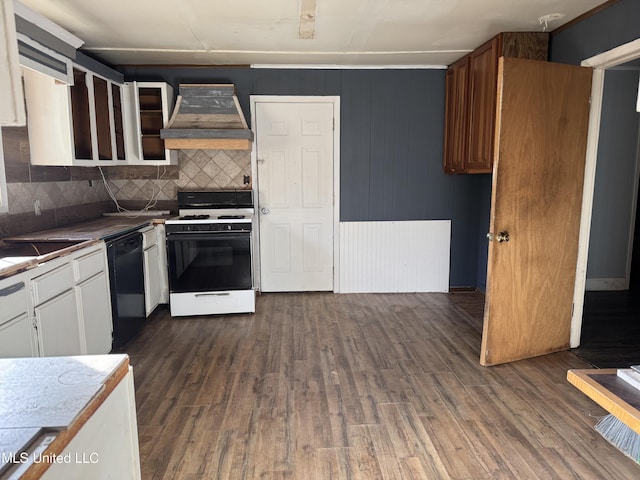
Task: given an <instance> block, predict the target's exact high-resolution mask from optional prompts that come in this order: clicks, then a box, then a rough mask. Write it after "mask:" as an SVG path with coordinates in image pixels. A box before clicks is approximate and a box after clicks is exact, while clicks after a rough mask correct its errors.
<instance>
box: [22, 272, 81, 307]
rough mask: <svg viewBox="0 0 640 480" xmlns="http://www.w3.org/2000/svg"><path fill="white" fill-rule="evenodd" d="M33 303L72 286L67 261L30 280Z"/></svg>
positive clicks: (41, 301) (53, 295)
mask: <svg viewBox="0 0 640 480" xmlns="http://www.w3.org/2000/svg"><path fill="white" fill-rule="evenodd" d="M32 286H33V301H34V305H40V304H41V303H43V302H46V301H47V300H49V299H51V298H53V297H55V296H56V295H60V294H61V293H62V292H64V291H66V290H69V289H70V288H71V287H73V271H72V269H71V265H69V264H68V263H66V264H64V265H61V266H60V267H58V268H56V269H54V270H51V271H50V272H48V273H45V274H44V275H40V276H39V277H36V278H34V279H33V281H32Z"/></svg>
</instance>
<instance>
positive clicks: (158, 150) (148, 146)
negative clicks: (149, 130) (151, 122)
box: [142, 134, 165, 160]
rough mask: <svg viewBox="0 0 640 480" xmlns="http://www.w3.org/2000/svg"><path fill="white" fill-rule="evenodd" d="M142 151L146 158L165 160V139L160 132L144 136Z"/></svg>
mask: <svg viewBox="0 0 640 480" xmlns="http://www.w3.org/2000/svg"><path fill="white" fill-rule="evenodd" d="M142 153H143V157H144V159H145V160H164V158H165V150H164V140H162V139H161V138H160V134H158V135H143V136H142Z"/></svg>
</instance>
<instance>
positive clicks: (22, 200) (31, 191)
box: [7, 180, 109, 215]
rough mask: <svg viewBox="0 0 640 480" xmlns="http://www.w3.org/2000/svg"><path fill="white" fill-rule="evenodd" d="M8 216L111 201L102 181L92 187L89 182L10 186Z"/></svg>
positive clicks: (13, 184) (12, 184) (18, 184)
mask: <svg viewBox="0 0 640 480" xmlns="http://www.w3.org/2000/svg"><path fill="white" fill-rule="evenodd" d="M7 197H8V199H9V214H10V215H12V214H17V213H27V212H33V211H34V210H35V208H36V205H35V204H36V203H37V208H39V209H40V210H52V209H55V208H61V207H70V206H73V205H83V204H88V203H94V202H101V201H104V200H109V196H108V194H107V190H106V188H105V187H104V184H103V183H102V182H98V181H94V182H93V186H89V182H87V181H86V180H81V181H71V182H33V183H8V184H7Z"/></svg>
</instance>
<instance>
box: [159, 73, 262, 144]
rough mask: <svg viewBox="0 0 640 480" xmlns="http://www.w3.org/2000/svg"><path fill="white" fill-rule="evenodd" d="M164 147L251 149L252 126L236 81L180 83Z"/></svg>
mask: <svg viewBox="0 0 640 480" xmlns="http://www.w3.org/2000/svg"><path fill="white" fill-rule="evenodd" d="M160 137H161V138H163V139H164V145H165V148H169V149H174V150H176V149H196V150H251V142H252V140H253V132H252V131H251V130H249V127H248V126H247V122H246V120H245V118H244V115H243V114H242V109H241V108H240V103H239V102H238V98H237V97H236V95H235V87H234V86H233V84H223V85H220V84H197V85H194V84H181V85H180V93H179V95H178V99H177V101H176V106H175V108H174V110H173V114H172V115H171V118H170V119H169V123H168V125H167V128H163V129H162V130H160Z"/></svg>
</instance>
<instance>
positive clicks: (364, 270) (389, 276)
mask: <svg viewBox="0 0 640 480" xmlns="http://www.w3.org/2000/svg"><path fill="white" fill-rule="evenodd" d="M450 243H451V221H450V220H424V221H388V222H343V223H340V292H342V293H391V292H448V291H449V256H450V251H451V250H450Z"/></svg>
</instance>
